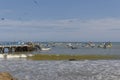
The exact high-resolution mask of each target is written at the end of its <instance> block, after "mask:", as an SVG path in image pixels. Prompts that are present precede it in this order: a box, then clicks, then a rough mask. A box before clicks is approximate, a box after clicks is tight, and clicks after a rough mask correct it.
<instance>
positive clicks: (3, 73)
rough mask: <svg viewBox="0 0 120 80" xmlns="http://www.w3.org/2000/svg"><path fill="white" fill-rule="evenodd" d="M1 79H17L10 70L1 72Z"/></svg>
mask: <svg viewBox="0 0 120 80" xmlns="http://www.w3.org/2000/svg"><path fill="white" fill-rule="evenodd" d="M0 80H17V79H15V78H14V77H13V76H12V75H11V74H10V73H8V72H0Z"/></svg>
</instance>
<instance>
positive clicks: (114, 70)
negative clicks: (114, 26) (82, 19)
mask: <svg viewBox="0 0 120 80" xmlns="http://www.w3.org/2000/svg"><path fill="white" fill-rule="evenodd" d="M41 44H42V45H43V46H46V45H47V47H50V48H51V50H50V51H37V52H30V53H33V54H36V53H38V54H108V55H109V54H120V43H117V42H115V43H112V45H113V46H112V48H107V49H103V48H97V45H98V44H99V43H96V46H95V48H91V47H88V48H85V47H82V45H81V43H72V44H73V45H75V46H77V49H71V48H68V47H66V44H68V43H61V42H60V43H54V45H53V43H52V44H51V43H41ZM0 72H9V73H11V74H12V75H13V76H14V77H16V78H18V80H120V60H79V61H68V60H61V61H47V60H43V61H39V60H38V61H33V60H26V59H0Z"/></svg>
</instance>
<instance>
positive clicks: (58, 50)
mask: <svg viewBox="0 0 120 80" xmlns="http://www.w3.org/2000/svg"><path fill="white" fill-rule="evenodd" d="M102 43H103V42H94V44H95V47H83V46H84V45H86V44H87V42H54V43H45V42H43V43H40V44H41V45H43V47H46V46H47V47H50V48H51V50H49V51H40V52H38V53H40V54H70V55H71V54H73V55H76V54H86V55H87V54H88V55H89V54H95V55H97V54H98V55H100V54H102V55H104V54H105V55H119V54H120V42H111V43H112V47H110V48H99V47H98V46H99V45H100V44H102ZM68 44H72V45H73V46H74V47H76V48H75V49H72V48H70V47H67V45H68Z"/></svg>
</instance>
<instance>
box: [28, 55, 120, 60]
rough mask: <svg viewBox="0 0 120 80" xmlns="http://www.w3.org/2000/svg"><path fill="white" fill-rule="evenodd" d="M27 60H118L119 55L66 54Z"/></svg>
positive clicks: (38, 56) (41, 56)
mask: <svg viewBox="0 0 120 80" xmlns="http://www.w3.org/2000/svg"><path fill="white" fill-rule="evenodd" d="M27 59H28V60H69V61H74V60H116V59H117V60H118V59H120V55H86V54H85V55H83V54H82V55H80V54H76V55H73V54H72V55H68V54H50V55H49V54H35V55H33V56H28V57H27Z"/></svg>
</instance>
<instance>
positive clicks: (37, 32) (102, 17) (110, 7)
mask: <svg viewBox="0 0 120 80" xmlns="http://www.w3.org/2000/svg"><path fill="white" fill-rule="evenodd" d="M119 4H120V0H0V41H19V40H22V41H120V37H119V34H120V5H119Z"/></svg>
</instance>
